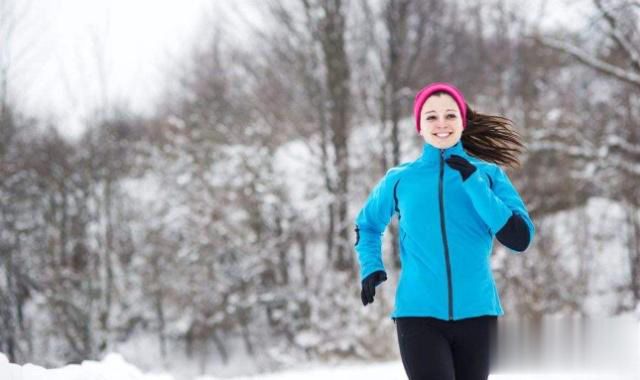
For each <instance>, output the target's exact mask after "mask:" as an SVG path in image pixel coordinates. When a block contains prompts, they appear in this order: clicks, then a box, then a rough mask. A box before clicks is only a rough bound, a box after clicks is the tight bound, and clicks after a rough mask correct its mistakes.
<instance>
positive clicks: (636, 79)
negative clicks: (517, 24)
mask: <svg viewBox="0 0 640 380" xmlns="http://www.w3.org/2000/svg"><path fill="white" fill-rule="evenodd" d="M536 40H537V41H538V42H540V43H541V44H543V45H545V46H547V47H550V48H552V49H555V50H558V51H560V52H563V53H566V54H569V55H571V56H572V57H574V58H576V59H577V60H578V61H580V62H582V63H584V64H585V65H587V66H589V67H592V68H594V69H596V70H598V71H600V72H601V73H603V74H606V75H609V76H612V77H614V78H617V79H620V80H622V81H624V82H627V83H630V84H633V85H635V86H638V87H640V74H636V73H634V72H631V71H628V70H625V69H623V68H620V67H618V66H615V65H612V64H610V63H607V62H605V61H603V60H601V59H598V58H596V57H593V56H591V55H589V54H588V53H587V52H585V51H583V50H581V49H580V48H578V47H576V46H574V45H572V44H570V43H568V42H564V41H558V40H556V39H552V38H548V37H538V38H537V39H536Z"/></svg>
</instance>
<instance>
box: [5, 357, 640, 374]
mask: <svg viewBox="0 0 640 380" xmlns="http://www.w3.org/2000/svg"><path fill="white" fill-rule="evenodd" d="M636 375H637V374H627V375H622V374H612V373H607V372H601V373H568V372H553V373H548V372H547V373H537V374H521V373H496V374H492V375H490V376H489V380H543V379H544V380H587V379H589V380H596V379H598V380H614V379H615V380H632V379H636V380H637V379H638V376H636ZM328 378H330V379H332V380H352V379H368V380H382V379H384V380H389V379H405V378H406V377H405V374H404V369H403V368H402V363H401V362H400V361H392V362H385V363H377V364H364V365H363V364H350V365H340V366H328V365H325V366H318V365H307V366H305V367H301V368H298V369H295V370H289V371H283V372H278V373H273V374H268V375H261V376H253V377H236V378H232V379H229V380H316V379H323V380H324V379H328ZM0 379H2V380H182V379H177V378H174V377H173V376H172V375H170V374H166V373H143V372H142V371H141V370H139V369H138V368H136V367H134V366H133V365H131V364H129V363H127V362H126V361H125V360H124V359H123V357H122V356H121V355H120V354H116V353H111V354H108V355H107V356H106V357H105V358H104V359H103V360H102V361H100V362H97V361H91V360H85V361H83V362H82V363H81V364H72V365H67V366H65V367H62V368H56V369H45V368H43V367H40V366H35V365H33V364H26V365H24V366H20V365H17V364H13V363H9V361H8V360H7V357H6V356H5V355H4V354H2V353H0ZM193 380H221V378H218V377H211V376H199V377H195V378H193Z"/></svg>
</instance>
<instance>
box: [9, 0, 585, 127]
mask: <svg viewBox="0 0 640 380" xmlns="http://www.w3.org/2000/svg"><path fill="white" fill-rule="evenodd" d="M2 1H5V2H6V1H9V2H16V3H17V4H18V8H19V9H20V10H23V9H24V10H26V11H27V12H26V14H27V16H26V17H22V18H21V20H20V23H19V28H18V30H16V33H15V35H16V38H15V39H14V40H13V41H12V42H11V43H10V45H9V47H10V49H9V50H10V51H11V53H12V60H11V62H12V65H11V71H10V91H11V93H10V98H11V99H13V100H14V101H15V102H16V103H17V104H18V108H19V109H21V110H24V111H25V112H26V113H27V114H29V115H35V116H38V117H40V118H49V117H51V118H53V120H54V121H55V122H56V124H58V126H59V128H60V129H61V130H62V132H63V133H64V134H65V135H68V136H74V135H77V134H78V133H79V132H80V131H81V130H82V125H83V120H85V119H87V118H89V117H90V114H91V112H93V110H95V109H96V107H98V106H99V105H102V104H104V103H105V100H106V102H107V104H113V103H118V102H123V101H124V102H127V103H128V104H129V105H130V106H131V108H132V110H134V111H136V112H141V113H147V112H150V111H152V110H153V107H154V104H155V100H156V99H157V97H158V96H159V95H160V93H161V91H162V90H163V86H164V85H165V83H166V78H167V77H168V76H170V74H171V70H172V69H175V67H176V65H179V64H180V63H181V62H184V56H185V54H187V52H188V51H189V49H190V48H191V47H192V46H193V44H195V43H197V42H198V40H199V38H198V37H199V36H198V32H202V30H203V29H202V28H203V27H204V26H205V25H206V26H208V25H209V24H212V23H214V22H216V23H217V22H222V21H224V22H225V23H226V24H225V25H226V26H227V28H228V29H229V30H231V31H232V32H231V33H230V34H231V35H232V36H233V37H235V38H241V35H242V31H241V29H242V22H241V21H239V18H242V17H246V19H247V20H249V22H250V23H256V22H260V20H259V19H257V18H256V17H255V12H253V14H252V12H251V10H252V9H255V4H256V3H259V1H257V0H0V4H1V3H2ZM511 1H513V2H515V3H518V2H523V5H524V4H527V6H530V7H532V8H533V9H532V11H533V12H531V16H532V17H534V16H533V15H534V14H537V13H538V12H537V11H538V10H539V8H540V5H542V4H546V7H545V13H546V14H547V15H548V16H547V17H545V18H544V23H555V22H563V21H564V22H566V21H567V20H566V19H564V20H563V17H566V16H560V15H561V14H564V15H569V14H571V15H573V16H574V18H575V16H576V14H577V12H575V5H576V4H582V6H583V4H585V1H586V0H556V1H545V0H536V1H532V2H527V1H525V0H511ZM563 4H564V5H563ZM561 5H562V6H561ZM558 6H561V8H563V9H564V10H567V8H572V6H573V8H574V9H573V10H572V11H571V12H559V11H561V10H562V9H558ZM222 10H226V11H227V12H225V16H224V17H221V16H220V15H221V11H222ZM229 30H227V32H228V31H229ZM0 32H1V31H0ZM0 53H2V52H0ZM1 55H2V54H0V56H1ZM98 57H103V58H98ZM100 70H103V72H104V75H103V77H104V79H105V80H104V81H103V82H102V81H101V75H100ZM101 83H105V85H102V84H101ZM103 93H104V96H103Z"/></svg>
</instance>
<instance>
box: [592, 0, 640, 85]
mask: <svg viewBox="0 0 640 380" xmlns="http://www.w3.org/2000/svg"><path fill="white" fill-rule="evenodd" d="M593 2H594V3H595V5H596V7H598V9H599V10H600V11H601V12H602V15H603V16H604V19H605V20H606V21H607V23H608V24H609V26H610V27H611V30H610V34H611V37H612V38H613V39H614V40H615V41H616V43H617V44H618V45H619V46H620V47H621V48H622V49H623V50H624V51H625V53H627V55H628V56H629V58H630V59H631V65H632V66H633V68H634V69H635V70H636V71H637V72H639V73H640V53H639V52H638V51H637V50H635V49H634V46H633V43H632V42H631V41H629V39H628V38H627V37H626V36H625V35H624V34H623V33H622V30H620V27H619V25H618V23H617V20H616V18H615V16H614V15H613V14H612V13H611V12H610V11H609V10H608V9H607V8H605V7H604V6H603V5H602V2H601V1H600V0H594V1H593Z"/></svg>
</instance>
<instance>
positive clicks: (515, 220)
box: [463, 166, 535, 252]
mask: <svg viewBox="0 0 640 380" xmlns="http://www.w3.org/2000/svg"><path fill="white" fill-rule="evenodd" d="M495 168H496V169H495V170H494V172H493V175H492V176H491V177H492V179H493V181H492V182H493V184H492V187H490V186H489V184H488V183H487V181H486V180H485V178H484V176H483V175H482V174H480V173H479V170H476V171H475V172H474V174H472V175H471V176H470V177H469V178H467V180H466V181H464V182H463V187H464V189H465V191H466V193H467V194H468V195H469V197H470V198H471V202H472V203H473V206H474V208H475V209H476V211H477V212H478V214H479V215H480V217H481V218H482V219H483V220H484V222H485V223H486V224H487V225H488V226H489V229H490V230H491V233H492V234H494V235H496V237H497V238H498V241H500V242H501V243H502V244H503V245H505V246H506V247H507V248H509V249H511V250H512V251H517V252H522V251H524V250H526V249H527V247H529V245H530V244H531V242H532V241H533V236H534V234H535V227H534V225H533V222H532V221H531V218H530V217H529V213H528V211H527V208H526V206H525V204H524V202H523V201H522V198H521V197H520V194H518V191H517V190H516V189H515V187H514V186H513V184H512V183H511V181H510V180H509V177H508V176H507V174H506V173H505V172H504V171H503V170H502V168H501V167H499V166H496V167H495Z"/></svg>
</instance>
